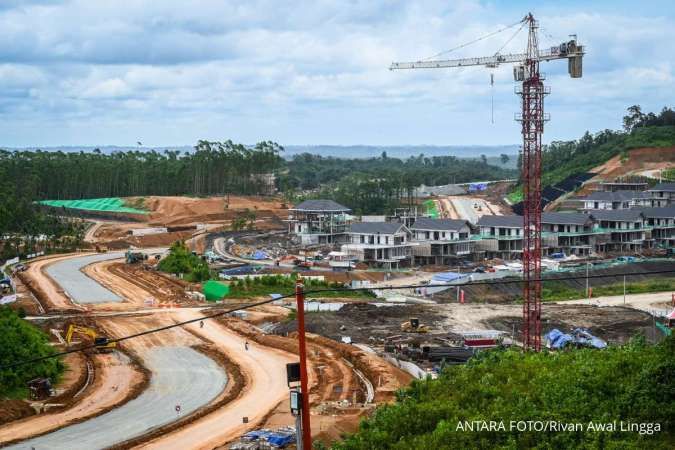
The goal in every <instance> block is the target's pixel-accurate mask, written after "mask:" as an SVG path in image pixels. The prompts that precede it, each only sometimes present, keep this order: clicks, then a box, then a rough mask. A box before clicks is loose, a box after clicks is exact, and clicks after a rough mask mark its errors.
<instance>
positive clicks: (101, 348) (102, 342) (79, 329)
mask: <svg viewBox="0 0 675 450" xmlns="http://www.w3.org/2000/svg"><path fill="white" fill-rule="evenodd" d="M73 333H80V334H86V335H87V336H89V337H91V338H92V339H93V340H94V345H95V346H96V351H97V352H99V353H110V352H112V351H113V350H114V349H115V348H116V347H117V342H108V338H107V337H106V336H102V335H99V334H98V333H97V332H96V331H95V330H92V329H91V328H87V327H83V326H81V325H74V324H70V325H69V326H68V331H67V332H66V343H67V344H68V345H70V342H71V341H72V339H73Z"/></svg>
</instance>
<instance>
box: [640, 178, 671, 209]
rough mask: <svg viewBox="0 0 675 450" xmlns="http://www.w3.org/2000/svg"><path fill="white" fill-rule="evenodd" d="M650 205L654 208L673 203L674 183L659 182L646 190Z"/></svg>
mask: <svg viewBox="0 0 675 450" xmlns="http://www.w3.org/2000/svg"><path fill="white" fill-rule="evenodd" d="M647 192H648V193H649V194H650V195H651V205H650V206H653V207H656V208H661V207H664V206H670V205H675V183H659V184H657V185H656V186H654V187H653V188H651V189H649V190H648V191H647Z"/></svg>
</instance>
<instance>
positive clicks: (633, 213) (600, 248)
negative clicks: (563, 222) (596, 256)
mask: <svg viewBox="0 0 675 450" xmlns="http://www.w3.org/2000/svg"><path fill="white" fill-rule="evenodd" d="M589 214H590V215H591V216H592V217H593V218H594V219H595V220H596V222H597V225H596V230H597V231H600V232H601V234H598V236H597V240H596V245H595V248H596V251H597V252H599V253H609V252H617V253H620V252H638V251H640V250H641V249H642V247H643V245H644V242H645V238H646V231H647V228H646V227H645V223H644V216H643V215H642V213H641V212H640V210H638V209H621V210H603V209H599V210H595V211H589Z"/></svg>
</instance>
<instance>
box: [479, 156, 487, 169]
mask: <svg viewBox="0 0 675 450" xmlns="http://www.w3.org/2000/svg"><path fill="white" fill-rule="evenodd" d="M480 160H481V161H482V162H483V164H485V165H486V166H487V163H488V162H487V156H485V155H480Z"/></svg>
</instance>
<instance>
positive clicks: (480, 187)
mask: <svg viewBox="0 0 675 450" xmlns="http://www.w3.org/2000/svg"><path fill="white" fill-rule="evenodd" d="M486 189H487V183H471V184H470V185H469V192H474V191H484V190H486Z"/></svg>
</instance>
